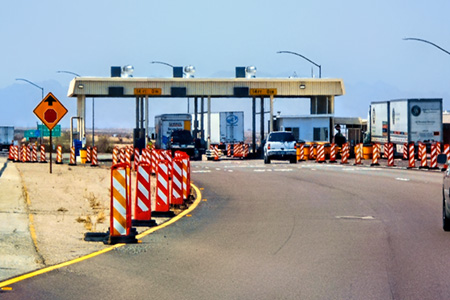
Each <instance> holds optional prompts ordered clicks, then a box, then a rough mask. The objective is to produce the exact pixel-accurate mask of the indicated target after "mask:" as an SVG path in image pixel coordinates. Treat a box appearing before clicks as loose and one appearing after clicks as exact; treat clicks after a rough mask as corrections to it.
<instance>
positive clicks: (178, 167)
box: [170, 157, 183, 205]
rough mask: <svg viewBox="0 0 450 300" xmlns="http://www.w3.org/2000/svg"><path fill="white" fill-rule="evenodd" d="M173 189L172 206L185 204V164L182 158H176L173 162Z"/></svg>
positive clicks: (171, 195)
mask: <svg viewBox="0 0 450 300" xmlns="http://www.w3.org/2000/svg"><path fill="white" fill-rule="evenodd" d="M172 167H173V168H172V170H173V173H172V188H171V193H170V204H172V205H182V204H183V162H182V160H181V158H178V157H176V158H174V159H173V162H172Z"/></svg>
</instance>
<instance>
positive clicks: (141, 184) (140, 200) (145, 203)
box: [132, 163, 156, 226]
mask: <svg viewBox="0 0 450 300" xmlns="http://www.w3.org/2000/svg"><path fill="white" fill-rule="evenodd" d="M150 183H151V165H150V164H147V163H139V164H138V165H137V166H136V194H135V197H134V214H133V215H134V218H133V220H132V224H133V225H134V226H155V225H156V222H155V220H152V213H151V205H152V203H151V184H150Z"/></svg>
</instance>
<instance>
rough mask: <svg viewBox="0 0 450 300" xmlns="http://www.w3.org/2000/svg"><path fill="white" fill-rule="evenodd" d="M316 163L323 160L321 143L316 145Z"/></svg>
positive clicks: (323, 147)
mask: <svg viewBox="0 0 450 300" xmlns="http://www.w3.org/2000/svg"><path fill="white" fill-rule="evenodd" d="M316 162H318V163H324V162H325V146H324V145H323V144H320V145H317V161H316Z"/></svg>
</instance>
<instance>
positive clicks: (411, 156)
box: [408, 143, 416, 169]
mask: <svg viewBox="0 0 450 300" xmlns="http://www.w3.org/2000/svg"><path fill="white" fill-rule="evenodd" d="M414 155H415V154H414V143H409V145H408V158H409V163H408V169H411V168H415V167H416V158H415V157H414Z"/></svg>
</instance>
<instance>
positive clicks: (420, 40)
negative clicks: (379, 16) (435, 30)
mask: <svg viewBox="0 0 450 300" xmlns="http://www.w3.org/2000/svg"><path fill="white" fill-rule="evenodd" d="M403 40H404V41H418V42H424V43H427V44H430V45H432V46H434V47H436V48H438V49H439V50H441V51H443V52H445V53H447V54H448V55H450V52H449V51H447V50H445V49H444V48H442V47H439V46H438V45H436V44H435V43H432V42H430V41H427V40H424V39H418V38H404V39H403Z"/></svg>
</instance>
